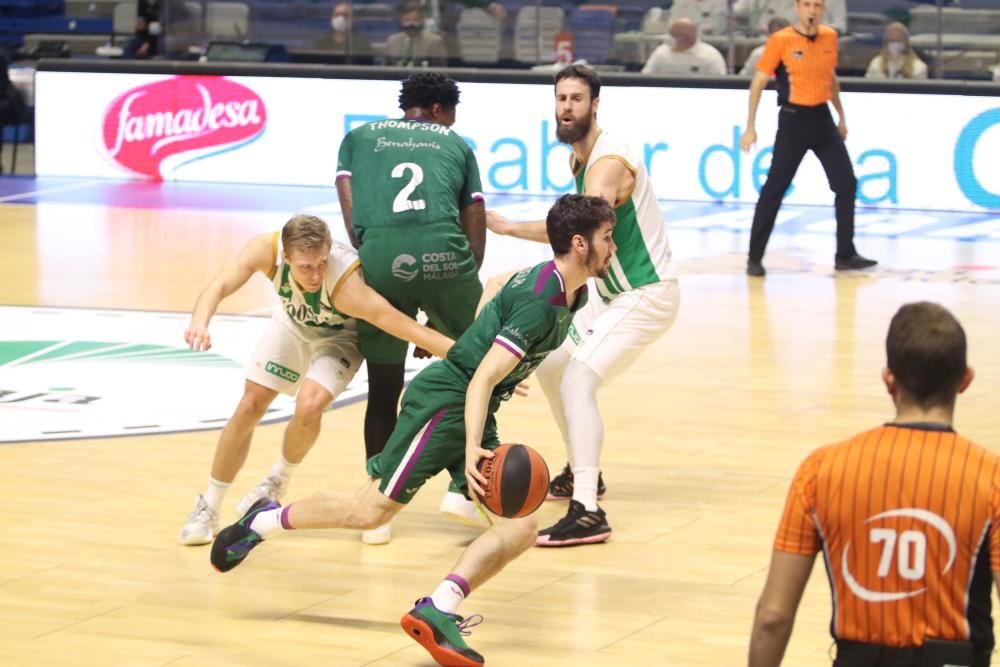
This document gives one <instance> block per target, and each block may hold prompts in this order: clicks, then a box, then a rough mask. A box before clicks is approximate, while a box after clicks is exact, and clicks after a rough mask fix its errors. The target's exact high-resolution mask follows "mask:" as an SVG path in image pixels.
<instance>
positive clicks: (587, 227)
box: [212, 195, 615, 667]
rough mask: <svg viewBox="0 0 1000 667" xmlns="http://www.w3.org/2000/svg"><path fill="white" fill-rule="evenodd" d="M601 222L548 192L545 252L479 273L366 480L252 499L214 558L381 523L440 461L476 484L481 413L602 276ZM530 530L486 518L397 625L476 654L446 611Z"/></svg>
mask: <svg viewBox="0 0 1000 667" xmlns="http://www.w3.org/2000/svg"><path fill="white" fill-rule="evenodd" d="M613 225H614V212H613V211H612V210H611V207H610V206H608V204H607V202H605V201H604V200H602V199H600V198H598V197H587V196H584V195H565V196H564V197H562V198H561V199H559V201H557V202H556V203H555V205H554V206H553V207H552V209H551V210H550V211H549V214H548V218H547V220H546V227H547V230H548V237H549V242H550V245H551V247H552V250H553V252H554V254H555V259H553V260H551V261H548V262H544V263H542V264H538V265H537V266H533V267H529V268H526V269H523V270H521V271H519V272H517V273H515V274H513V275H512V276H510V277H509V279H505V280H497V279H494V280H491V281H490V283H489V284H488V286H487V296H486V297H485V298H490V297H492V298H490V300H489V301H488V302H486V303H485V305H484V306H483V307H482V309H481V311H480V313H479V316H478V317H477V318H476V320H475V322H473V323H472V325H471V326H470V327H469V328H468V329H467V330H466V332H465V333H464V334H462V336H461V338H459V339H458V341H456V342H455V345H454V346H453V347H452V348H451V350H450V351H449V353H448V356H447V358H446V359H444V360H443V361H439V362H435V363H433V364H431V365H430V366H428V367H427V368H425V369H424V370H422V371H421V372H420V373H419V374H418V375H417V377H416V378H414V380H413V382H411V383H410V386H409V388H408V389H407V390H406V394H404V396H403V409H402V412H401V413H400V416H399V421H398V423H397V424H396V429H395V430H394V431H393V432H392V435H391V436H390V438H389V442H388V444H387V445H386V447H385V449H384V450H383V451H382V453H381V454H378V455H377V456H375V457H373V458H372V459H371V460H369V461H368V472H369V474H370V475H371V477H372V479H371V481H370V482H369V483H368V485H367V486H365V487H364V488H362V489H361V490H360V491H356V492H354V493H343V492H334V491H329V492H324V493H318V494H316V495H313V496H310V497H309V498H306V499H305V500H302V501H300V502H296V503H294V504H290V505H288V506H287V507H285V508H281V507H280V506H279V505H278V504H277V503H276V502H273V501H270V500H267V499H264V500H260V501H259V502H258V503H257V504H256V505H254V506H253V507H252V508H251V509H250V511H249V512H247V514H246V515H244V516H243V518H241V519H240V520H239V521H238V522H236V523H235V524H233V525H232V526H230V527H228V528H225V529H223V530H222V531H221V532H220V533H219V536H218V537H217V538H216V540H215V544H214V545H213V546H212V564H213V565H214V566H215V567H216V569H218V570H220V571H222V572H226V571H228V570H231V569H233V568H234V567H236V566H237V565H239V564H240V563H241V562H242V561H243V559H244V558H246V556H247V554H249V552H250V550H251V549H253V548H255V547H256V546H257V545H259V544H260V543H261V542H262V541H263V540H264V539H266V538H269V537H271V536H272V535H274V534H276V533H278V532H281V531H284V530H290V529H292V528H354V529H359V528H360V529H362V530H364V529H367V528H371V527H373V526H379V525H383V524H385V523H386V522H387V521H389V520H390V519H391V518H392V517H393V516H394V515H395V514H396V513H397V512H399V511H400V510H401V509H403V507H404V506H405V505H406V503H408V502H410V500H411V499H412V498H413V496H414V494H416V493H417V492H418V491H419V490H420V488H421V487H422V486H423V484H424V482H426V481H427V480H428V479H429V478H431V477H432V476H434V475H436V474H437V473H439V472H441V471H442V470H448V471H449V472H451V473H452V475H453V477H456V478H459V479H462V482H463V483H462V487H463V489H462V490H463V491H469V492H476V493H482V486H483V485H485V483H486V480H485V479H483V477H482V475H480V474H479V472H478V470H477V464H478V462H479V460H480V459H481V458H483V457H487V458H492V456H493V454H492V450H493V449H495V448H496V447H497V446H499V442H500V441H499V438H498V436H497V426H496V420H495V419H494V416H493V415H494V413H495V412H496V411H497V410H498V409H499V407H500V404H501V403H502V402H503V401H505V400H507V399H508V398H510V396H511V394H512V393H513V392H514V388H515V387H516V386H517V384H518V383H519V382H520V381H521V380H523V379H524V378H526V377H527V376H528V375H529V374H530V373H531V372H532V371H533V370H534V369H535V367H536V366H538V364H539V363H541V362H542V360H543V359H544V358H545V356H546V355H547V354H549V353H550V352H552V351H553V350H555V349H557V348H559V346H560V345H561V344H562V342H563V340H564V339H565V338H566V335H567V333H568V331H569V328H570V326H571V321H572V319H573V314H574V313H576V312H578V311H579V310H580V309H581V308H583V307H584V305H585V304H586V303H587V287H586V282H587V279H588V278H590V277H592V276H598V277H600V276H604V275H607V272H608V266H609V262H610V261H611V256H612V253H613V252H614V249H615V244H614V241H613V239H612V230H613ZM493 292H495V296H494V295H493ZM536 534H537V523H536V521H535V519H534V517H532V516H528V517H524V518H520V519H512V520H504V519H497V520H496V521H494V522H493V525H492V526H491V527H490V528H489V529H488V530H486V532H484V533H482V534H481V535H480V536H479V537H477V538H476V539H475V540H473V542H472V543H471V544H470V545H469V546H468V547H467V548H466V549H465V551H464V552H463V553H462V555H461V556H460V557H459V559H458V563H457V564H456V565H455V567H454V568H453V569H452V572H451V574H449V575H448V576H447V577H446V578H445V579H444V580H443V581H442V582H441V584H440V585H439V586H438V588H437V589H436V590H435V591H434V592H433V594H432V595H430V596H429V597H424V598H421V599H419V600H417V603H416V606H415V607H414V608H413V609H412V610H410V611H409V612H408V613H407V614H405V615H404V616H403V618H402V621H401V623H402V625H403V627H404V628H405V629H406V631H407V632H408V633H409V634H410V636H412V637H413V638H414V639H415V640H416V641H418V642H419V643H420V644H421V645H422V646H423V647H424V648H426V649H427V650H428V651H429V652H430V654H431V655H432V656H433V657H434V659H435V660H437V661H438V663H440V664H442V665H457V666H461V667H476V666H477V665H482V664H483V662H484V659H483V657H482V656H481V655H480V654H479V653H477V652H476V651H474V650H473V649H471V648H469V646H468V645H467V644H466V643H465V640H464V639H463V637H462V635H463V634H468V632H467V628H468V627H470V626H471V625H474V624H477V623H476V622H475V621H474V620H473V619H471V618H470V619H468V620H463V619H462V617H461V616H458V607H459V604H460V603H461V602H462V601H463V600H464V599H465V598H466V597H467V596H468V595H469V593H470V592H471V591H472V590H473V589H475V588H478V587H479V586H480V585H481V584H483V583H484V582H485V581H486V580H488V579H489V578H490V577H492V576H493V575H494V574H496V573H497V572H499V571H500V570H501V569H503V567H504V566H505V565H506V564H507V563H509V562H510V561H511V560H513V559H514V558H516V557H517V556H518V555H520V554H521V553H523V552H524V551H525V550H527V549H528V548H530V547H531V545H532V544H533V543H534V542H535V536H536ZM480 620H481V617H480Z"/></svg>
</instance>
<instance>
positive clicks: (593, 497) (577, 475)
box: [573, 466, 601, 512]
mask: <svg viewBox="0 0 1000 667" xmlns="http://www.w3.org/2000/svg"><path fill="white" fill-rule="evenodd" d="M600 474H601V470H600V468H592V467H590V466H582V467H579V468H573V500H575V501H577V502H580V503H583V506H584V507H585V508H587V511H588V512H596V511H597V477H598V475H600Z"/></svg>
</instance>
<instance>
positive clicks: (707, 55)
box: [642, 19, 726, 76]
mask: <svg viewBox="0 0 1000 667" xmlns="http://www.w3.org/2000/svg"><path fill="white" fill-rule="evenodd" d="M670 36H671V37H672V38H673V45H671V44H661V45H660V46H658V47H656V49H655V50H654V51H653V53H652V54H650V56H649V60H647V61H646V65H645V66H644V67H643V68H642V73H643V74H659V75H661V76H722V75H724V74H725V73H726V61H725V60H724V59H723V57H722V54H721V53H719V50H718V49H716V48H715V47H714V46H712V45H711V44H706V43H705V42H703V41H701V40H700V39H698V27H697V26H696V25H695V24H694V22H693V21H691V19H675V20H674V21H672V22H671V23H670Z"/></svg>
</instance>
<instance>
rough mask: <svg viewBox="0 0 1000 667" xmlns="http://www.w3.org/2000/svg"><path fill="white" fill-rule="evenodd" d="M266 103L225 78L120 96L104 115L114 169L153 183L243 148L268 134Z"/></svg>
mask: <svg viewBox="0 0 1000 667" xmlns="http://www.w3.org/2000/svg"><path fill="white" fill-rule="evenodd" d="M266 124H267V109H266V108H265V107H264V101H263V100H262V99H261V98H260V96H259V95H257V94H256V93H255V92H254V91H252V90H250V89H249V88H247V87H246V86H244V85H242V84H239V83H236V82H235V81H231V80H230V79H227V78H225V77H221V76H175V77H171V78H169V79H165V80H162V81H155V82H153V83H148V84H145V85H142V86H137V87H135V88H132V89H131V90H128V91H126V92H124V93H122V94H121V95H119V96H118V97H117V98H116V99H115V101H114V102H112V103H111V105H110V106H109V107H108V109H107V110H106V111H105V112H104V121H103V144H104V150H105V151H106V154H107V156H108V158H109V159H110V160H111V161H113V162H114V163H115V164H117V165H119V166H121V167H124V168H125V169H127V170H129V171H131V172H133V173H135V174H137V175H141V176H145V177H147V178H151V179H154V180H163V179H164V178H167V177H168V176H169V174H170V172H171V171H173V170H174V169H177V168H178V167H180V166H182V165H184V164H187V163H189V162H193V161H194V160H199V159H202V158H205V157H208V156H211V155H215V154H218V153H223V152H226V151H231V150H235V149H237V148H240V147H242V146H244V145H246V144H248V143H250V142H252V141H254V140H255V139H257V138H258V137H260V136H261V135H262V134H263V133H264V128H265V126H266Z"/></svg>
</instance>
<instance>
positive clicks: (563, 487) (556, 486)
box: [545, 463, 608, 500]
mask: <svg viewBox="0 0 1000 667" xmlns="http://www.w3.org/2000/svg"><path fill="white" fill-rule="evenodd" d="M607 490H608V488H607V487H606V486H604V473H597V499H598V500H603V499H604V494H605V492H607ZM572 497H573V471H572V470H570V468H569V464H568V463H567V464H566V467H565V468H563V469H562V472H561V473H559V474H558V475H556V476H555V477H553V478H552V479H551V480H550V481H549V493H548V495H547V496H545V499H546V500H567V499H569V498H572Z"/></svg>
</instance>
